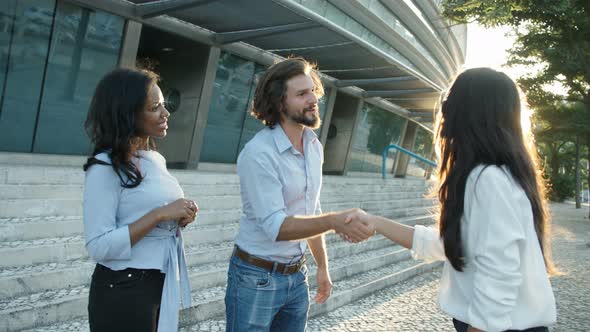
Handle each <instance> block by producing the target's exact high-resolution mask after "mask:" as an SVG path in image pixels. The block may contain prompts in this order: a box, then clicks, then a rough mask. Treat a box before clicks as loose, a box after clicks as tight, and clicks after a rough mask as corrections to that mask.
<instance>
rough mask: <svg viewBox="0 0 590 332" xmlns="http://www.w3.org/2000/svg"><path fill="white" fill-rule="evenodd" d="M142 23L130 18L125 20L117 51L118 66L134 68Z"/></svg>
mask: <svg viewBox="0 0 590 332" xmlns="http://www.w3.org/2000/svg"><path fill="white" fill-rule="evenodd" d="M141 27H142V24H141V23H139V22H135V21H132V20H127V21H126V22H125V28H124V30H123V41H122V42H121V52H120V53H119V67H122V68H134V67H135V62H136V59H137V50H138V49H139V37H140V36H141Z"/></svg>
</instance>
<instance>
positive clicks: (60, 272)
mask: <svg viewBox="0 0 590 332" xmlns="http://www.w3.org/2000/svg"><path fill="white" fill-rule="evenodd" d="M386 246H391V242H390V241H389V240H387V239H386V238H384V237H383V236H380V235H376V236H374V237H372V238H371V239H369V240H368V241H365V242H362V243H359V244H357V245H351V244H348V243H345V242H337V241H335V240H334V241H331V242H330V243H329V245H328V255H329V257H331V258H334V259H335V258H340V257H343V256H345V255H354V254H359V253H362V252H364V251H367V250H376V249H381V248H383V247H386ZM226 248H227V250H225V251H224V252H223V254H218V255H216V256H215V259H216V260H215V261H213V262H211V263H205V264H202V263H201V264H194V260H192V259H191V258H192V257H193V256H202V255H208V254H209V253H208V252H207V251H205V250H200V251H197V250H193V251H191V252H190V253H187V255H186V257H187V261H188V265H189V274H190V275H191V285H193V288H194V289H201V288H206V287H212V286H214V285H218V284H219V283H220V282H225V278H226V272H227V264H228V260H229V256H230V254H231V251H232V249H233V242H232V241H228V242H226ZM308 255H309V253H308ZM311 261H313V260H311ZM191 263H192V264H191ZM94 265H95V263H94V262H93V261H91V260H90V259H89V258H87V257H85V258H81V259H77V260H72V261H67V262H61V263H45V264H36V265H28V266H21V267H9V268H3V269H0V298H2V299H8V298H13V297H18V296H23V295H26V294H29V293H36V292H43V291H47V290H50V289H55V288H59V287H64V286H67V287H75V286H81V285H87V284H88V283H89V280H90V275H91V274H92V271H93V269H94Z"/></svg>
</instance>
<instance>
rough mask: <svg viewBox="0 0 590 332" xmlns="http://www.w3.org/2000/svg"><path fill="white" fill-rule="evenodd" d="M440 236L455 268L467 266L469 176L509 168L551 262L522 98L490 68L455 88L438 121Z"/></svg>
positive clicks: (466, 76) (467, 74)
mask: <svg viewBox="0 0 590 332" xmlns="http://www.w3.org/2000/svg"><path fill="white" fill-rule="evenodd" d="M437 122H438V123H437V130H436V146H437V148H438V149H439V153H440V164H439V167H438V177H439V187H438V201H439V220H438V221H439V223H438V224H439V231H440V236H441V238H442V239H443V242H444V248H445V255H446V257H447V259H448V260H449V262H450V263H451V265H452V266H453V268H454V269H455V270H457V271H462V270H463V268H464V266H465V261H464V250H463V244H462V241H461V222H460V220H461V216H462V215H463V204H464V195H465V185H466V182H467V177H468V175H469V173H470V172H471V171H472V170H473V169H474V168H475V167H476V166H478V165H484V166H490V165H496V166H506V167H507V168H508V169H509V170H510V173H511V175H512V177H513V178H514V179H515V180H516V181H517V182H518V184H519V185H520V186H521V187H522V189H523V190H524V192H525V193H526V196H527V197H528V199H529V201H530V203H531V206H532V210H533V211H532V212H533V219H534V226H535V231H536V233H537V238H538V241H539V244H540V245H541V250H542V252H543V257H544V258H545V265H546V267H547V270H548V271H549V272H550V273H551V272H553V271H554V267H553V264H552V262H551V255H550V245H549V241H548V235H549V215H548V213H547V208H546V203H545V185H544V183H543V180H542V177H541V174H540V170H539V169H538V155H537V152H536V150H535V148H534V147H533V144H531V143H532V137H530V136H528V135H525V134H524V133H523V128H522V124H521V98H520V95H519V91H518V88H517V86H516V84H515V83H514V81H512V79H510V78H509V77H508V76H507V75H506V74H504V73H501V72H498V71H495V70H493V69H490V68H474V69H468V70H466V71H464V72H463V73H461V74H460V75H459V76H458V77H457V78H456V79H455V81H454V83H453V84H452V86H451V88H450V90H449V91H448V94H447V96H446V99H445V100H443V102H442V105H441V108H440V112H439V114H438V117H437Z"/></svg>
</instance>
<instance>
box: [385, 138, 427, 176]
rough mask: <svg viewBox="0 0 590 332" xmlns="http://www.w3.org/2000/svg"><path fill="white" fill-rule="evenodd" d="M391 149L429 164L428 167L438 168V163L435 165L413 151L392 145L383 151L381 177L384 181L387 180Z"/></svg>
mask: <svg viewBox="0 0 590 332" xmlns="http://www.w3.org/2000/svg"><path fill="white" fill-rule="evenodd" d="M391 149H396V150H398V151H401V152H403V153H405V154H407V155H409V156H410V157H412V158H416V159H418V160H419V161H421V162H424V163H426V164H428V165H430V166H432V167H436V163H435V162H434V161H432V160H428V159H426V158H424V157H421V156H419V155H417V154H415V153H414V152H412V151H410V150H406V149H404V148H402V147H401V146H399V145H396V144H391V145H388V146H387V147H385V149H383V154H382V157H383V161H382V163H381V176H382V177H383V178H384V179H385V174H386V173H387V171H386V168H387V167H386V161H387V152H389V150H391Z"/></svg>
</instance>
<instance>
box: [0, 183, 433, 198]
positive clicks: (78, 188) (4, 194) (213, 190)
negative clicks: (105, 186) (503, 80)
mask: <svg viewBox="0 0 590 332" xmlns="http://www.w3.org/2000/svg"><path fill="white" fill-rule="evenodd" d="M181 186H182V189H183V191H184V192H185V196H186V197H193V198H195V199H197V200H202V199H207V197H211V196H215V197H217V196H231V197H234V196H235V197H238V198H239V197H240V186H239V185H238V184H231V183H230V184H209V185H207V184H198V185H195V184H185V183H181ZM350 187H351V186H350V185H348V186H346V185H329V184H324V185H323V188H322V198H323V199H330V198H331V197H333V196H334V197H340V196H342V195H344V196H347V197H348V196H353V197H356V196H362V195H365V194H366V195H369V194H371V195H380V194H397V195H404V194H403V193H408V194H409V193H424V192H426V189H427V188H425V187H424V185H423V184H418V185H407V186H390V185H354V186H352V187H353V188H354V191H350ZM83 192H84V186H83V184H0V199H62V200H70V199H71V200H76V199H78V200H82V196H83ZM394 198H395V197H394Z"/></svg>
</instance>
